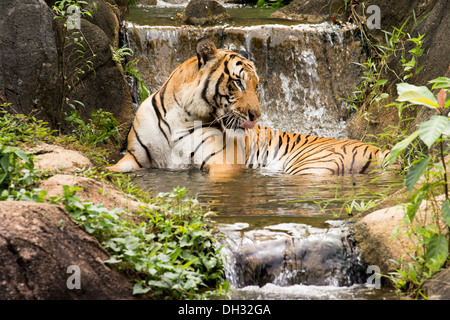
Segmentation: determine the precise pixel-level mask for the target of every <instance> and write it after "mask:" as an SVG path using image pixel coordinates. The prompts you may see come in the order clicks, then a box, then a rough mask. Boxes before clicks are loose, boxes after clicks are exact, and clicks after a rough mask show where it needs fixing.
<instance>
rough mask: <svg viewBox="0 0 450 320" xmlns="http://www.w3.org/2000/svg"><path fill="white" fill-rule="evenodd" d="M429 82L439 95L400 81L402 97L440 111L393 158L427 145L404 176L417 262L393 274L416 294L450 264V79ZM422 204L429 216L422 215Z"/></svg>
mask: <svg viewBox="0 0 450 320" xmlns="http://www.w3.org/2000/svg"><path fill="white" fill-rule="evenodd" d="M430 83H431V84H432V89H440V91H439V93H438V94H437V97H434V95H433V93H432V92H431V91H430V90H429V89H428V88H427V87H425V86H422V87H417V86H414V85H410V84H407V83H400V84H398V86H397V88H398V93H399V97H398V99H397V100H398V101H402V102H404V101H408V102H411V103H414V104H419V105H423V106H426V107H428V108H431V109H433V110H435V111H436V115H433V116H432V117H431V118H430V120H428V121H426V122H423V123H422V124H421V125H420V126H419V129H418V130H416V131H415V132H414V133H412V134H411V135H409V136H408V137H407V138H405V139H404V140H402V141H400V142H399V143H397V144H396V145H395V146H394V148H393V149H392V154H391V159H390V161H391V162H392V161H394V160H395V159H396V158H397V157H398V156H399V154H400V153H401V152H402V151H403V150H405V149H407V148H411V149H416V146H417V145H418V144H419V143H423V144H425V145H426V147H427V149H426V152H423V149H422V148H419V150H415V152H413V154H414V155H415V159H414V161H413V162H412V164H411V166H410V168H409V170H408V173H407V175H406V178H405V185H406V188H407V190H408V191H411V192H412V193H411V196H410V200H409V202H408V204H407V206H406V214H405V218H404V224H405V225H406V227H407V231H406V236H408V237H409V238H410V239H411V240H413V242H414V243H416V245H415V247H412V248H410V249H411V253H410V254H409V256H410V258H412V261H414V262H413V263H408V264H407V265H406V266H404V267H402V261H401V260H400V261H399V265H400V266H401V268H400V269H398V270H397V271H396V272H394V273H393V274H392V275H391V279H392V280H393V282H394V283H395V285H396V286H397V287H398V288H399V289H400V290H402V291H406V292H408V293H410V294H411V295H412V296H414V297H416V296H419V295H420V296H422V297H425V296H424V295H423V293H422V291H421V286H422V284H423V283H424V281H425V280H426V279H428V278H430V277H432V276H433V274H435V273H436V272H437V271H440V270H442V267H444V266H445V265H446V264H447V265H448V264H449V263H450V257H449V243H450V241H449V240H450V239H449V237H450V232H449V231H450V199H449V191H448V173H447V164H446V154H447V147H446V146H447V145H448V142H449V135H450V122H449V120H448V118H447V116H444V114H447V112H448V108H449V107H450V98H446V96H447V92H450V79H449V78H444V77H441V78H438V79H435V80H432V81H431V82H430ZM423 205H424V206H425V208H422V210H425V212H426V216H425V217H423V216H417V212H418V210H419V208H420V207H421V206H423Z"/></svg>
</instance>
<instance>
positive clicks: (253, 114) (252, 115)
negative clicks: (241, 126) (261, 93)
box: [248, 110, 261, 121]
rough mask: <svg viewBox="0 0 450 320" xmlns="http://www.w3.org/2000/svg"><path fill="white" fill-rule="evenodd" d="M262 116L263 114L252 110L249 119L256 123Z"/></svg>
mask: <svg viewBox="0 0 450 320" xmlns="http://www.w3.org/2000/svg"><path fill="white" fill-rule="evenodd" d="M260 116H261V113H260V112H256V111H253V110H250V111H249V112H248V117H249V119H250V121H255V120H256V119H258V118H259V117H260Z"/></svg>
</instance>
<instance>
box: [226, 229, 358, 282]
mask: <svg viewBox="0 0 450 320" xmlns="http://www.w3.org/2000/svg"><path fill="white" fill-rule="evenodd" d="M245 227H246V226H245V224H244V225H242V226H240V225H238V224H236V225H232V226H228V227H225V228H223V229H221V231H222V232H224V233H225V234H226V240H225V241H226V244H227V246H226V249H224V250H225V251H228V252H227V257H228V259H229V262H228V264H229V266H230V267H229V268H227V278H228V279H229V280H230V284H231V285H233V286H234V287H236V288H242V287H245V286H252V285H257V286H259V287H262V286H264V285H266V284H268V283H273V284H275V285H279V286H290V285H295V284H302V285H317V286H323V285H328V286H351V285H353V284H356V283H364V281H365V278H366V266H365V264H364V263H363V262H362V260H361V257H360V251H359V249H358V248H357V247H356V246H355V245H354V243H353V240H352V236H351V235H350V234H349V233H348V230H347V228H346V227H341V226H339V227H336V228H330V229H322V228H314V227H311V226H307V225H303V224H294V223H285V224H278V225H273V226H267V227H265V228H264V229H262V230H245ZM241 228H244V229H243V230H242V229H241Z"/></svg>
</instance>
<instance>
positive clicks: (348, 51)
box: [125, 7, 362, 138]
mask: <svg viewBox="0 0 450 320" xmlns="http://www.w3.org/2000/svg"><path fill="white" fill-rule="evenodd" d="M177 10H182V8H179V7H175V8H158V7H155V8H134V9H132V10H131V12H130V14H129V15H128V16H126V17H125V18H126V19H127V21H128V22H127V25H128V32H127V37H128V41H129V46H130V47H131V48H132V49H133V51H134V53H135V57H136V58H137V59H138V61H139V62H138V64H137V68H138V69H139V70H140V71H141V73H142V75H143V78H144V80H145V82H146V84H147V85H148V87H149V89H150V91H151V92H154V91H156V90H157V89H159V88H160V87H161V86H162V84H163V83H164V82H165V80H166V79H167V77H168V76H169V74H170V72H171V71H172V70H173V69H175V68H176V67H177V66H179V65H180V64H181V63H182V62H184V61H185V60H187V59H188V58H190V57H192V56H195V48H196V42H197V40H198V39H199V38H202V37H209V38H211V39H212V40H213V41H214V42H215V43H216V46H217V47H218V48H225V49H230V50H235V51H238V50H245V51H247V52H248V53H249V56H250V59H251V60H252V61H253V62H254V63H255V65H256V68H257V72H258V76H259V78H260V83H259V87H260V88H261V90H260V92H259V101H260V104H261V109H262V116H261V118H260V120H259V124H260V125H262V126H267V127H271V128H274V129H278V130H281V131H288V132H295V133H303V134H310V135H316V136H322V137H329V138H346V137H347V132H346V130H345V121H346V119H347V118H348V116H349V112H348V105H347V104H346V103H345V101H344V100H342V99H340V98H346V97H347V96H351V94H352V91H353V90H354V89H353V88H354V87H359V83H360V75H361V72H362V70H361V67H360V66H358V65H357V64H355V62H361V61H359V59H360V58H361V52H362V48H361V45H360V43H359V42H357V41H355V39H356V37H357V33H355V26H354V25H351V24H347V25H344V26H339V25H333V24H329V23H321V24H299V23H298V22H295V23H293V22H292V21H279V20H276V19H273V18H270V13H271V12H272V11H273V9H261V8H239V9H236V10H235V11H233V10H231V9H230V11H231V13H232V15H234V16H235V20H233V21H234V22H230V23H228V24H224V25H217V26H210V27H195V26H175V25H174V23H173V21H172V20H171V18H170V17H172V16H173V15H174V14H175V13H176V11H177ZM267 10H268V11H267ZM245 15H248V16H249V18H248V19H244V18H243V17H245ZM239 17H241V18H239ZM162 65H163V66H165V67H164V68H161V66H162Z"/></svg>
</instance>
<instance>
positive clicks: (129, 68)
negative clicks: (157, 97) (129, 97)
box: [124, 59, 150, 101]
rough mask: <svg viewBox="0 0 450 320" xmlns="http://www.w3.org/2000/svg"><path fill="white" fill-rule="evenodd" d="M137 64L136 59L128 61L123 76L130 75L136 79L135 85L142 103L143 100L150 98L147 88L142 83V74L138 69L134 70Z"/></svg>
mask: <svg viewBox="0 0 450 320" xmlns="http://www.w3.org/2000/svg"><path fill="white" fill-rule="evenodd" d="M137 63H138V60H137V59H134V60H131V61H129V62H128V63H127V64H126V65H125V69H124V71H125V74H127V75H130V76H132V77H134V78H135V79H136V81H137V85H138V90H139V97H140V101H144V100H145V99H147V98H148V97H149V96H150V90H149V89H148V87H147V85H146V83H145V81H144V77H143V76H142V73H141V72H140V71H139V70H138V69H136V68H135V66H136V64H137Z"/></svg>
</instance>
